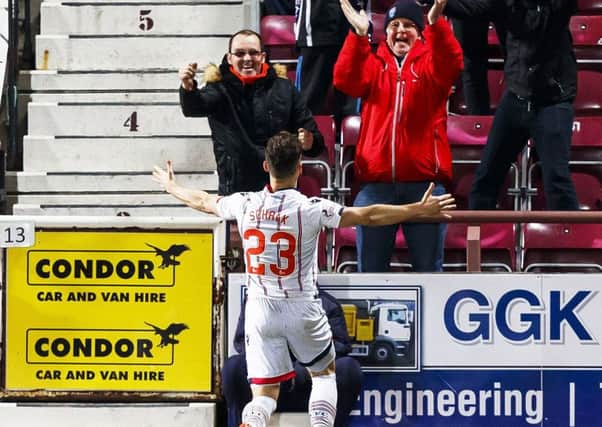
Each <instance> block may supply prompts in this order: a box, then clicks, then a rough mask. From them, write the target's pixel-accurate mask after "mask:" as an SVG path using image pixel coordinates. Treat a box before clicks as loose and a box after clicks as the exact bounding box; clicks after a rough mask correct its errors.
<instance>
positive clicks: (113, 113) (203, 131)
mask: <svg viewBox="0 0 602 427" xmlns="http://www.w3.org/2000/svg"><path fill="white" fill-rule="evenodd" d="M28 115H29V120H28V134H29V135H36V136H37V135H43V136H96V137H98V136H102V137H114V136H127V137H147V136H175V135H178V136H207V137H208V136H210V135H211V131H210V129H209V125H208V123H207V119H205V118H196V117H195V118H187V117H184V116H183V115H182V111H181V109H180V105H179V104H177V103H158V104H141V103H138V104H137V103H131V104H126V103H124V104H108V103H105V104H102V103H89V104H83V103H79V104H78V103H73V104H68V103H36V102H31V103H29V105H28Z"/></svg>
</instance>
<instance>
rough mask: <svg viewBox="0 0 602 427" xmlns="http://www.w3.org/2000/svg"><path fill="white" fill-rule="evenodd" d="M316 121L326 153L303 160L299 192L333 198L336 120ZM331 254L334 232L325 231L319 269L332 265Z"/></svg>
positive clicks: (321, 242) (324, 118)
mask: <svg viewBox="0 0 602 427" xmlns="http://www.w3.org/2000/svg"><path fill="white" fill-rule="evenodd" d="M314 120H315V121H316V124H317V125H318V129H320V132H321V133H322V136H323V137H324V145H325V146H326V151H325V152H324V153H322V154H321V155H320V156H318V157H304V158H303V159H302V162H301V163H302V165H303V173H302V175H301V176H300V177H299V184H298V186H299V191H301V192H302V193H303V194H305V195H306V196H308V197H326V198H333V196H334V190H333V185H332V184H333V181H332V168H333V165H334V144H335V140H336V131H335V125H334V120H333V118H332V117H331V116H314ZM329 253H332V232H331V231H330V230H329V231H324V230H323V231H322V232H321V233H320V235H319V238H318V267H319V269H320V270H322V271H324V270H326V269H327V266H328V265H329V263H332V262H331V260H330V257H329V256H328V254H329Z"/></svg>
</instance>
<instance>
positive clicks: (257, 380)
mask: <svg viewBox="0 0 602 427" xmlns="http://www.w3.org/2000/svg"><path fill="white" fill-rule="evenodd" d="M291 378H295V371H290V372H287V373H286V374H284V375H279V376H277V377H272V378H251V380H250V381H251V384H278V383H281V382H284V381H286V380H290V379H291Z"/></svg>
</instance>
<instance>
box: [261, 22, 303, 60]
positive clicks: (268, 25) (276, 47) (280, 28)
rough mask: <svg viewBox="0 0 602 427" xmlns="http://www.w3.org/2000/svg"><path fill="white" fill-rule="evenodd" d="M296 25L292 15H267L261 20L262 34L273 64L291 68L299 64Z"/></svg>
mask: <svg viewBox="0 0 602 427" xmlns="http://www.w3.org/2000/svg"><path fill="white" fill-rule="evenodd" d="M294 25H295V17H294V16H292V15H267V16H264V17H263V18H262V19H261V25H260V33H261V37H262V38H263V44H264V46H265V50H266V52H267V53H268V59H269V60H270V61H271V62H278V63H282V64H287V65H289V68H292V67H294V64H296V63H297V56H298V53H297V48H296V46H295V31H294V28H293V27H294Z"/></svg>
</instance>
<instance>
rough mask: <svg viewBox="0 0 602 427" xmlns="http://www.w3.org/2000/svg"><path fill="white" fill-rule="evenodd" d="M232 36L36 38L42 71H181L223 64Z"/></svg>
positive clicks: (37, 57) (38, 64)
mask: <svg viewBox="0 0 602 427" xmlns="http://www.w3.org/2000/svg"><path fill="white" fill-rule="evenodd" d="M227 49H228V37H225V36H223V37H221V36H198V37H188V36H180V37H176V36H151V35H148V36H129V37H127V36H106V37H104V36H99V37H87V36H72V37H69V36H62V35H39V36H36V67H37V68H38V69H41V70H71V71H84V70H96V71H98V70H141V69H146V70H149V69H163V70H173V69H178V68H179V67H180V66H181V65H182V64H186V63H190V62H196V63H198V64H200V65H201V66H202V65H204V64H207V63H209V62H217V61H221V58H222V57H223V55H224V54H225V53H226V51H227Z"/></svg>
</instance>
